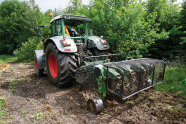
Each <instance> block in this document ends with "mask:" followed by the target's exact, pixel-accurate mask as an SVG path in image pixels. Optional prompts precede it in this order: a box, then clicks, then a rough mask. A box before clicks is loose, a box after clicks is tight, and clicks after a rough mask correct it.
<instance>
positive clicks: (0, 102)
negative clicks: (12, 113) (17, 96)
mask: <svg viewBox="0 0 186 124" xmlns="http://www.w3.org/2000/svg"><path fill="white" fill-rule="evenodd" d="M5 106H6V101H5V99H4V98H0V118H1V117H3V116H4V115H5V114H6V111H7V110H6V109H5Z"/></svg>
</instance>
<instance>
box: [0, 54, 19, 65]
mask: <svg viewBox="0 0 186 124" xmlns="http://www.w3.org/2000/svg"><path fill="white" fill-rule="evenodd" d="M1 61H6V62H16V61H17V58H16V57H13V56H12V55H0V64H1Z"/></svg>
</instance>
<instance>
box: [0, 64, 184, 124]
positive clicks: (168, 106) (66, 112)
mask: <svg viewBox="0 0 186 124" xmlns="http://www.w3.org/2000/svg"><path fill="white" fill-rule="evenodd" d="M8 64H10V68H9V69H8V70H6V71H5V72H1V74H0V96H1V98H5V99H6V103H7V105H6V110H7V112H6V115H4V116H3V117H1V116H0V120H1V121H0V123H8V124H33V123H42V124H67V123H70V124H71V123H73V124H79V123H82V124H97V123H98V124H102V123H108V124H125V123H126V124H137V123H140V124H153V123H155V124H157V123H158V124H161V123H173V124H185V123H186V98H184V97H181V96H177V95H173V94H171V93H166V92H159V91H156V90H154V89H149V90H146V91H143V92H141V93H140V94H138V95H136V96H134V97H132V98H129V99H127V100H126V101H121V100H119V99H118V98H117V97H115V96H110V97H106V99H105V101H104V110H103V111H102V112H101V113H99V114H93V113H91V112H89V111H88V110H87V105H86V104H87V100H88V99H89V98H90V97H92V96H94V95H95V94H96V92H94V91H91V90H89V89H86V88H84V87H83V86H81V85H79V84H74V85H72V86H70V87H68V88H56V87H55V86H53V85H51V84H50V83H49V80H48V77H47V76H44V77H37V75H36V74H35V67H34V63H8Z"/></svg>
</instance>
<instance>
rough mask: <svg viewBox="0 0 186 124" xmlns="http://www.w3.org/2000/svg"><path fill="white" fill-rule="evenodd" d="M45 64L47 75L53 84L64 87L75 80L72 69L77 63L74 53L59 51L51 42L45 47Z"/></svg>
mask: <svg viewBox="0 0 186 124" xmlns="http://www.w3.org/2000/svg"><path fill="white" fill-rule="evenodd" d="M46 66H47V75H48V77H49V80H50V83H51V84H53V85H56V86H58V87H64V86H67V85H70V84H71V83H72V82H73V81H74V80H75V76H74V75H75V74H74V71H75V70H76V69H77V65H76V59H75V56H74V54H71V53H62V52H60V51H59V50H58V49H57V47H56V46H55V44H53V43H50V44H49V45H48V46H47V49H46Z"/></svg>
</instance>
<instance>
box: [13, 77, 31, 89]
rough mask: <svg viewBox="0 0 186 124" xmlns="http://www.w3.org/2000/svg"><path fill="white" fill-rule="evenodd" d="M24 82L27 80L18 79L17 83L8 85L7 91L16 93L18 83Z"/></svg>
mask: <svg viewBox="0 0 186 124" xmlns="http://www.w3.org/2000/svg"><path fill="white" fill-rule="evenodd" d="M26 80H28V79H24V78H22V77H20V78H19V80H18V81H16V82H11V83H9V89H10V90H11V91H12V92H14V91H16V88H17V84H18V83H23V82H25V81H26Z"/></svg>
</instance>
